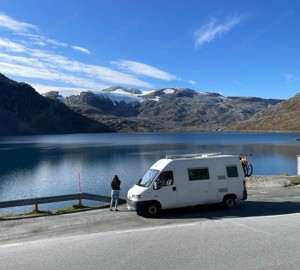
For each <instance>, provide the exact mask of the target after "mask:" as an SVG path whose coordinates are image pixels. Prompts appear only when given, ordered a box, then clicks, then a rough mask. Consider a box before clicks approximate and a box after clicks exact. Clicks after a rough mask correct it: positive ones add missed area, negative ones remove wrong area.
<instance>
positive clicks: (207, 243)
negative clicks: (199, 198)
mask: <svg viewBox="0 0 300 270" xmlns="http://www.w3.org/2000/svg"><path fill="white" fill-rule="evenodd" d="M120 210H121V211H119V212H110V211H108V209H101V210H93V211H86V212H81V213H72V214H67V215H58V216H48V217H38V218H26V219H15V220H6V221H3V220H2V221H0V262H1V265H2V266H5V268H3V269H7V270H10V269H21V268H22V269H32V270H35V269H75V270H76V269H153V268H156V269H299V265H300V249H299V246H300V231H299V224H300V188H297V187H295V188H269V189H252V190H249V200H247V201H246V202H243V203H242V204H240V205H239V207H238V208H236V209H233V210H225V209H223V208H221V207H220V206H208V207H197V208H189V209H180V210H176V211H175V210H174V211H166V212H164V213H163V214H162V215H161V216H160V217H159V218H156V219H145V218H143V217H139V216H137V215H136V214H135V213H133V212H129V211H127V210H126V208H125V206H121V207H120Z"/></svg>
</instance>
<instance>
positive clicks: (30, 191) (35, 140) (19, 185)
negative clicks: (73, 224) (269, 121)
mask: <svg viewBox="0 0 300 270" xmlns="http://www.w3.org/2000/svg"><path fill="white" fill-rule="evenodd" d="M297 138H300V134H289V133H224V132H201V133H122V134H120V133H118V134H73V135H51V136H46V135H45V136H27V137H10V138H2V139H1V140H0V164H1V165H0V166H1V170H0V198H1V199H0V200H1V201H6V200H13V199H23V198H32V197H42V196H51V195H62V194H70V193H77V192H78V191H79V184H78V183H79V181H78V179H79V176H80V184H81V190H82V192H88V193H95V194H101V195H109V194H110V181H111V179H112V177H113V175H114V174H117V175H118V176H119V177H120V179H121V181H122V185H121V187H122V191H121V197H125V196H126V193H127V190H128V189H129V188H130V187H132V186H133V185H134V184H135V183H136V182H137V181H138V180H139V179H140V177H141V176H142V175H143V174H144V172H145V171H146V170H147V169H148V168H149V167H150V166H151V165H152V164H153V163H154V162H155V161H156V160H158V159H160V158H163V157H164V156H166V155H171V154H192V153H210V152H221V153H224V154H240V153H251V154H252V156H251V157H249V161H250V162H251V163H252V164H253V167H254V173H253V174H254V175H272V174H289V175H295V174H297V155H300V141H297V140H296V139H297ZM64 204H67V205H70V203H63V204H57V205H55V207H54V208H56V207H64ZM96 204H98V205H99V203H96ZM40 208H41V209H48V208H53V206H49V205H45V206H42V207H40ZM22 211H23V210H22ZM9 212H16V209H2V210H1V209H0V213H9Z"/></svg>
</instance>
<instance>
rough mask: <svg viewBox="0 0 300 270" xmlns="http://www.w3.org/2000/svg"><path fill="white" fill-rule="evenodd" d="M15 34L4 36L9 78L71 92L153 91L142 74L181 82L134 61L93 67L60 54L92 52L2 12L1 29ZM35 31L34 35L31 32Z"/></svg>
mask: <svg viewBox="0 0 300 270" xmlns="http://www.w3.org/2000/svg"><path fill="white" fill-rule="evenodd" d="M1 28H5V29H7V30H10V31H12V32H13V34H14V35H13V36H12V37H11V36H10V38H5V37H3V36H2V37H0V72H1V73H4V74H5V75H10V76H16V77H23V78H28V79H30V80H31V81H33V82H34V83H35V85H38V84H40V85H41V84H45V85H51V84H52V83H53V84H55V85H58V84H61V85H62V86H64V89H65V90H66V87H70V89H73V88H75V89H77V88H81V89H91V90H93V91H94V90H102V89H103V88H106V87H108V86H111V85H128V86H134V87H140V88H146V89H147V88H153V85H152V84H150V83H149V82H147V81H144V80H141V79H139V75H143V76H148V77H150V78H156V79H160V80H164V81H172V80H179V78H177V77H176V76H174V75H172V74H170V73H167V72H165V71H162V70H160V69H158V68H155V67H152V66H149V65H146V64H143V63H140V62H134V61H128V60H120V61H115V62H111V63H110V64H113V65H115V66H117V68H119V69H121V71H120V70H119V69H118V70H117V69H113V68H110V67H105V66H100V65H91V64H86V63H83V62H79V61H77V60H75V59H72V58H68V57H65V56H63V55H61V53H62V51H63V50H60V52H59V53H60V54H57V53H56V52H57V51H58V50H57V48H58V47H59V48H62V49H64V50H70V49H73V50H77V51H80V52H83V53H85V54H88V55H91V54H92V53H91V52H90V51H89V50H88V49H86V48H83V47H80V46H70V45H68V44H67V43H64V42H60V41H58V40H54V39H51V38H48V37H47V36H45V35H41V34H39V33H38V30H39V29H38V27H37V26H35V25H32V24H28V23H23V22H19V21H17V20H14V19H12V18H11V17H9V16H7V15H5V14H3V13H0V29H1ZM30 31H31V32H30ZM34 31H36V32H34Z"/></svg>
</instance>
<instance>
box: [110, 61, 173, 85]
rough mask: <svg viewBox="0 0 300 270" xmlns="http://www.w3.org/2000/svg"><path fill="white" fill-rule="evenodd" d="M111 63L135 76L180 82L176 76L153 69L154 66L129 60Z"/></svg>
mask: <svg viewBox="0 0 300 270" xmlns="http://www.w3.org/2000/svg"><path fill="white" fill-rule="evenodd" d="M111 63H112V64H114V65H116V66H117V67H119V68H121V69H123V70H126V71H130V72H133V73H134V74H139V75H144V76H147V77H151V78H155V79H160V80H164V81H173V80H178V79H177V77H176V76H174V75H172V74H170V73H167V72H165V71H163V70H160V69H158V68H156V67H152V66H149V65H146V64H143V63H140V62H136V61H129V60H119V61H112V62H111Z"/></svg>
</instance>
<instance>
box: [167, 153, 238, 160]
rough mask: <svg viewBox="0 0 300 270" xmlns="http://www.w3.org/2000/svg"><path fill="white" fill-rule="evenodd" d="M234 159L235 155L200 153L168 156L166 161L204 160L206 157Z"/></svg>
mask: <svg viewBox="0 0 300 270" xmlns="http://www.w3.org/2000/svg"><path fill="white" fill-rule="evenodd" d="M217 156H219V157H225V156H226V157H229V156H230V157H232V156H233V155H222V153H198V154H183V155H167V156H166V159H184V158H204V157H217Z"/></svg>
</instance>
